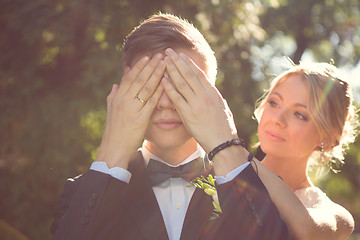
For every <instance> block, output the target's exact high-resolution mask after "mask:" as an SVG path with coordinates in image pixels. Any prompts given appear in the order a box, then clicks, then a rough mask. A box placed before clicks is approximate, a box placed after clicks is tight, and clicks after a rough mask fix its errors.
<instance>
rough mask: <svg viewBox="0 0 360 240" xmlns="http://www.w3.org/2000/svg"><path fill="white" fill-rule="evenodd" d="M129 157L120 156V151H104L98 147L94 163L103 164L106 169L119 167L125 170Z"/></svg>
mask: <svg viewBox="0 0 360 240" xmlns="http://www.w3.org/2000/svg"><path fill="white" fill-rule="evenodd" d="M130 159H131V156H128V155H127V154H125V155H124V154H122V153H121V152H120V151H118V150H115V151H106V150H105V149H102V148H101V147H100V149H99V152H98V154H97V155H96V158H95V161H102V162H105V163H106V165H107V166H108V168H109V169H110V168H113V167H120V168H123V169H127V168H128V165H129V161H130Z"/></svg>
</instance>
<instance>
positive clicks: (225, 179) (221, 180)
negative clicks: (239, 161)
mask: <svg viewBox="0 0 360 240" xmlns="http://www.w3.org/2000/svg"><path fill="white" fill-rule="evenodd" d="M249 164H250V162H247V163H244V164H243V165H241V166H239V167H237V168H235V169H234V170H232V171H231V172H229V173H228V174H226V176H225V177H224V176H215V181H216V184H218V185H220V184H224V183H227V182H230V181H231V180H233V179H234V178H235V177H236V176H237V175H239V174H240V173H241V172H242V171H243V170H244V169H245V168H246V167H247V166H248V165H249Z"/></svg>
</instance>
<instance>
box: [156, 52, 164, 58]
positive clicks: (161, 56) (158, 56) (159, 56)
mask: <svg viewBox="0 0 360 240" xmlns="http://www.w3.org/2000/svg"><path fill="white" fill-rule="evenodd" d="M155 57H156V58H163V55H162V54H161V53H157V54H156V55H155Z"/></svg>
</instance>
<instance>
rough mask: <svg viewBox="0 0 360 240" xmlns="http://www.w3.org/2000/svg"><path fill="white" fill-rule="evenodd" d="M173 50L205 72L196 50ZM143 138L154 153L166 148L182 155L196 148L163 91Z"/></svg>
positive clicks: (203, 63)
mask: <svg viewBox="0 0 360 240" xmlns="http://www.w3.org/2000/svg"><path fill="white" fill-rule="evenodd" d="M175 51H176V52H177V53H180V52H183V53H185V54H186V55H187V56H188V57H189V58H191V59H192V60H193V61H194V62H195V64H196V65H198V66H199V67H200V68H201V69H203V70H204V71H205V73H206V74H207V71H206V70H207V68H206V64H205V60H204V59H203V58H202V57H201V56H200V55H199V54H198V53H197V52H195V51H193V50H189V49H175ZM170 82H171V79H170ZM145 139H146V140H147V142H146V147H147V148H148V149H149V150H150V151H151V152H152V153H153V154H156V155H160V154H159V153H161V152H163V151H168V150H170V151H171V150H175V152H176V151H181V152H182V153H183V154H184V155H187V154H191V153H192V152H193V151H195V150H196V148H197V143H196V141H195V139H194V138H193V137H192V136H191V135H190V133H189V132H188V131H187V129H186V128H185V126H184V124H183V123H182V120H181V118H180V116H179V114H178V113H177V111H176V109H175V107H174V105H173V103H172V101H171V100H170V98H169V97H168V96H167V94H166V92H165V91H164V92H163V93H162V95H161V97H160V99H159V101H158V103H157V106H156V108H155V109H154V112H153V114H152V116H151V119H150V123H149V126H148V128H147V130H146V133H145Z"/></svg>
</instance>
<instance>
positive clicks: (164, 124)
mask: <svg viewBox="0 0 360 240" xmlns="http://www.w3.org/2000/svg"><path fill="white" fill-rule="evenodd" d="M154 124H155V125H156V126H157V127H158V128H160V129H164V130H169V129H173V128H177V127H179V126H181V125H182V122H181V121H179V120H175V119H163V120H158V121H155V122H154Z"/></svg>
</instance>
